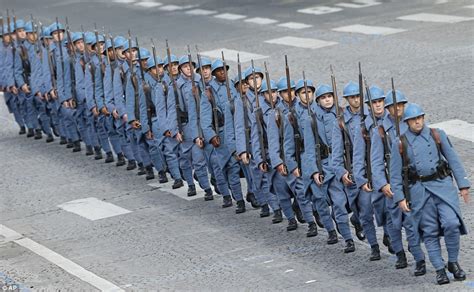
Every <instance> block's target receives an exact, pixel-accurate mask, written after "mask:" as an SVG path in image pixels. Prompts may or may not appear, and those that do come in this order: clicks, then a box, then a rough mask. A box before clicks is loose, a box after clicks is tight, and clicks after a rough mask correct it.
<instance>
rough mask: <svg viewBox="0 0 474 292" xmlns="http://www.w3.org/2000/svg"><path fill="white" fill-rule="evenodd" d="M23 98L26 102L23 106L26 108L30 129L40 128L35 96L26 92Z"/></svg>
mask: <svg viewBox="0 0 474 292" xmlns="http://www.w3.org/2000/svg"><path fill="white" fill-rule="evenodd" d="M22 100H23V103H24V105H22V107H24V108H25V119H26V126H27V127H28V129H40V125H39V123H38V111H37V110H36V106H35V100H34V96H33V95H32V94H24V98H23V99H22Z"/></svg>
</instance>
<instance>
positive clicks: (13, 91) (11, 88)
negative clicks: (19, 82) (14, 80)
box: [10, 86, 18, 95]
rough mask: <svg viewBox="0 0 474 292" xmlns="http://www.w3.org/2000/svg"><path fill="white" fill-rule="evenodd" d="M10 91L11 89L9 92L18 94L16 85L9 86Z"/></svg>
mask: <svg viewBox="0 0 474 292" xmlns="http://www.w3.org/2000/svg"><path fill="white" fill-rule="evenodd" d="M10 91H11V93H13V94H15V95H16V94H18V89H17V88H16V86H12V87H10Z"/></svg>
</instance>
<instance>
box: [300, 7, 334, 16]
mask: <svg viewBox="0 0 474 292" xmlns="http://www.w3.org/2000/svg"><path fill="white" fill-rule="evenodd" d="M342 10H343V9H342V8H339V7H329V6H314V7H308V8H304V9H299V10H297V11H298V12H299V13H305V14H313V15H323V14H328V13H334V12H339V11H342Z"/></svg>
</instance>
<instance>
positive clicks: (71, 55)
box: [66, 17, 77, 108]
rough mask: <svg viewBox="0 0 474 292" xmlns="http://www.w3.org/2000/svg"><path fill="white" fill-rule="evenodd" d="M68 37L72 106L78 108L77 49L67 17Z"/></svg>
mask: <svg viewBox="0 0 474 292" xmlns="http://www.w3.org/2000/svg"><path fill="white" fill-rule="evenodd" d="M66 37H67V42H68V44H69V46H68V48H67V49H68V55H69V68H70V70H69V71H71V72H70V76H71V97H72V101H71V107H72V108H76V106H77V95H76V72H75V68H74V62H75V50H74V44H73V43H72V38H71V32H70V30H69V22H68V19H67V17H66Z"/></svg>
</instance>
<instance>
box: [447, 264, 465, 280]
mask: <svg viewBox="0 0 474 292" xmlns="http://www.w3.org/2000/svg"><path fill="white" fill-rule="evenodd" d="M448 271H449V272H450V273H452V274H453V276H454V279H455V280H458V281H464V280H466V273H465V272H464V271H463V269H462V268H461V266H460V265H459V263H458V262H454V263H451V262H448Z"/></svg>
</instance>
